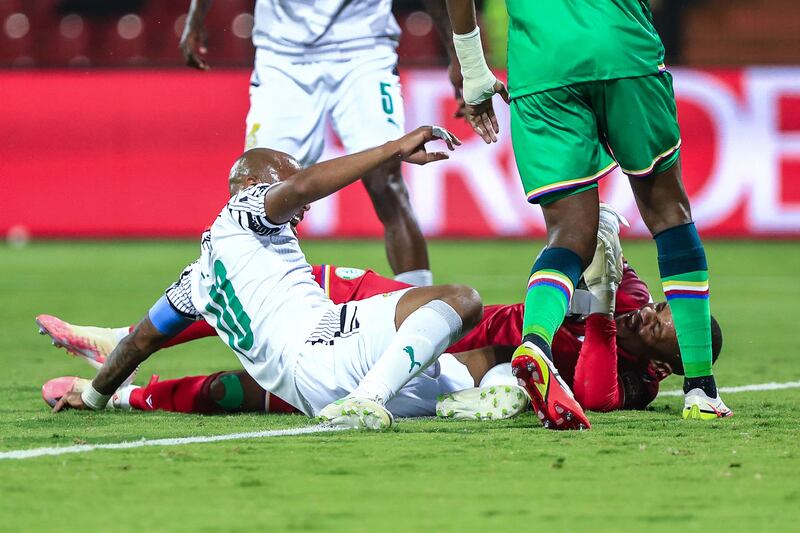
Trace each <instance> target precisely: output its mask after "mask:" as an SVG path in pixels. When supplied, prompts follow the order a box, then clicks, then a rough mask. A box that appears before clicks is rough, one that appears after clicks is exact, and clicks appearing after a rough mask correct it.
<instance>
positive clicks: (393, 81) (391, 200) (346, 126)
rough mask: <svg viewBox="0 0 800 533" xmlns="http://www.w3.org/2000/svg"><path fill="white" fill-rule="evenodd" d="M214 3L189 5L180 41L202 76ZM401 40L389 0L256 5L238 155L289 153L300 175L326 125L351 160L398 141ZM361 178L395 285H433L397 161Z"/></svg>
mask: <svg viewBox="0 0 800 533" xmlns="http://www.w3.org/2000/svg"><path fill="white" fill-rule="evenodd" d="M212 2H213V0H192V2H191V6H190V8H189V14H188V16H187V19H186V26H185V28H184V32H183V36H182V38H181V50H182V52H183V55H184V57H185V58H186V62H187V64H188V65H189V66H192V67H195V68H198V69H201V70H207V69H208V68H209V65H208V63H207V62H206V60H205V58H204V56H205V53H206V51H207V40H208V36H207V32H206V29H205V17H206V14H207V13H208V10H209V9H210V8H211V4H212ZM424 3H425V5H426V8H427V9H428V11H429V12H430V14H431V16H432V18H433V20H434V23H435V24H436V26H437V29H438V30H439V34H440V36H442V41H443V42H444V43H445V46H446V48H447V49H448V51H450V57H451V66H450V70H449V72H450V78H451V81H452V82H453V84H454V85H455V86H456V87H457V88H459V87H460V84H461V73H460V66H459V65H458V63H457V59H456V55H455V52H454V49H453V44H452V41H451V40H450V35H451V31H450V22H449V19H448V17H447V13H446V11H445V9H444V4H443V3H442V2H440V1H436V0H425V1H424ZM399 39H400V28H399V26H398V24H397V21H396V20H395V18H394V16H393V14H392V2H391V0H257V1H256V7H255V26H254V28H253V44H254V45H255V48H256V58H255V68H254V70H253V75H252V77H251V80H250V111H249V113H248V114H247V120H246V128H247V130H246V131H247V133H246V141H245V147H246V148H247V149H249V148H254V147H269V148H271V149H275V150H279V151H282V152H286V153H288V154H291V155H292V156H294V157H295V158H296V159H297V160H298V161H299V162H300V164H301V165H302V166H303V167H306V166H308V165H311V164H313V163H316V162H317V160H318V159H319V158H320V156H321V154H322V150H323V147H324V146H323V144H324V136H325V128H324V125H325V122H326V120H328V119H330V121H331V123H332V125H333V128H334V129H335V130H336V133H337V134H338V135H339V138H340V139H341V141H342V144H343V145H344V148H345V150H346V151H347V153H350V154H352V153H355V152H358V151H361V150H365V149H367V148H371V147H373V146H377V145H379V144H382V143H384V142H387V141H389V140H391V139H395V138H397V137H399V136H400V135H402V134H403V131H404V129H403V128H404V121H405V118H404V113H403V100H402V96H401V94H400V82H399V77H398V74H397V67H396V65H397V53H396V48H397V45H398V42H399ZM458 90H459V89H457V97H458V95H459V93H458ZM360 177H361V181H362V182H363V184H364V186H365V187H366V190H367V192H368V193H369V196H370V199H371V200H372V204H373V206H374V208H375V212H376V214H377V215H378V218H379V219H380V220H381V222H382V223H383V225H384V231H385V242H386V254H387V257H388V260H389V265H390V267H391V268H392V271H393V272H394V273H395V274H396V276H397V277H396V279H398V280H399V281H403V282H406V283H409V284H411V285H420V286H421V285H430V284H431V283H432V275H431V272H430V265H429V262H428V251H427V245H426V243H425V239H424V237H423V236H422V232H421V231H420V228H419V225H418V223H417V220H416V218H415V216H414V213H413V211H412V209H411V204H410V202H409V198H408V191H407V190H406V186H405V183H404V182H403V178H402V175H401V173H400V161H399V160H391V161H388V162H387V163H385V164H383V165H380V166H378V167H376V168H374V169H371V170H370V171H368V172H365V173H364V174H363V175H362V176H360Z"/></svg>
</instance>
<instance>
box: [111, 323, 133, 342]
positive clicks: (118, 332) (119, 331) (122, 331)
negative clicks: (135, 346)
mask: <svg viewBox="0 0 800 533" xmlns="http://www.w3.org/2000/svg"><path fill="white" fill-rule="evenodd" d="M111 331H112V332H114V336H115V337H116V338H117V342H120V341H121V340H122V339H124V338H125V337H127V336H128V334H129V333H130V328H128V326H125V327H123V328H113V329H112V330H111Z"/></svg>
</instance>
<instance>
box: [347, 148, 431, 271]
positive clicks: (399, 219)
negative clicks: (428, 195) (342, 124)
mask: <svg viewBox="0 0 800 533" xmlns="http://www.w3.org/2000/svg"><path fill="white" fill-rule="evenodd" d="M362 182H363V183H364V187H366V189H367V193H368V194H369V196H370V199H371V200H372V205H373V206H374V207H375V213H376V214H377V215H378V218H379V219H380V221H381V223H382V224H383V227H384V241H385V243H386V257H387V259H388V260H389V266H390V267H391V268H392V272H394V273H395V275H396V276H397V277H396V279H397V280H398V281H402V282H404V283H408V284H410V285H417V286H426V285H431V284H432V283H433V280H432V276H431V272H430V263H429V262H428V246H427V244H426V243H425V238H424V237H423V236H422V231H421V230H420V229H419V224H418V223H417V219H416V217H415V216H414V212H413V210H412V209H411V202H410V201H409V198H408V190H407V189H406V185H405V182H404V181H403V176H402V175H401V173H400V163H399V162H397V161H392V162H389V163H387V164H385V165H383V166H382V167H380V168H378V169H376V170H374V171H373V172H371V173H369V174H367V175H366V176H364V178H363V179H362Z"/></svg>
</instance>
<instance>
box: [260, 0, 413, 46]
mask: <svg viewBox="0 0 800 533" xmlns="http://www.w3.org/2000/svg"><path fill="white" fill-rule="evenodd" d="M399 41H400V26H398V24H397V21H396V20H395V18H394V15H393V14H392V1H391V0H257V2H256V11H255V25H254V27H253V45H255V47H256V49H257V50H258V51H259V52H260V51H268V52H272V53H275V54H279V55H283V56H289V57H290V58H293V59H295V60H299V61H317V60H323V59H324V60H337V59H351V58H352V57H353V55H354V54H358V53H359V52H363V51H364V50H375V49H377V48H383V47H385V48H387V49H390V50H392V51H393V50H394V49H395V48H397V44H398V42H399Z"/></svg>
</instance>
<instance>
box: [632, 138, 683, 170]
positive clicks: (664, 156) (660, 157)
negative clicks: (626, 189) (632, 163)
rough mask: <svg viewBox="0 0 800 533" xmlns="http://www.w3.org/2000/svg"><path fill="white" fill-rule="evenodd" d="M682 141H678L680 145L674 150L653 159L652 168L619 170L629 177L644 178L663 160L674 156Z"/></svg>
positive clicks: (674, 147) (673, 148) (671, 149)
mask: <svg viewBox="0 0 800 533" xmlns="http://www.w3.org/2000/svg"><path fill="white" fill-rule="evenodd" d="M681 141H682V140H681V139H678V144H676V145H675V146H673V147H672V148H669V149H668V150H666V151H665V152H662V153H660V154H658V155H657V156H656V157H655V158H654V159H653V162H652V163H650V166H649V167H647V168H645V169H642V170H625V169H624V168H622V166H620V167H619V168H620V170H622V172H624V173H625V174H627V175H629V176H643V175H645V174H650V173H651V172H652V171H653V168H655V166H656V165H657V164H658V162H659V161H661V160H662V159H666V158H668V157H669V156H671V155H672V154H674V153H675V151H676V150H677V149H678V148H680V147H681Z"/></svg>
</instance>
